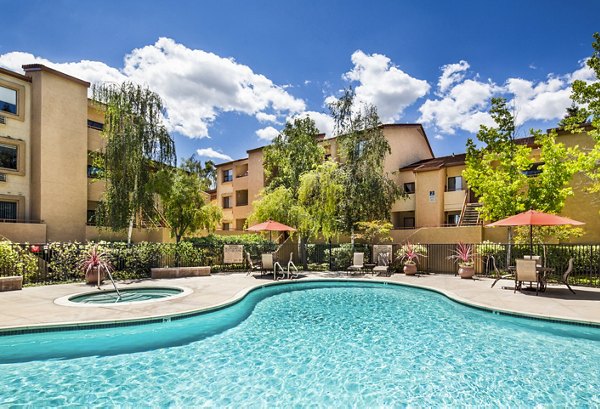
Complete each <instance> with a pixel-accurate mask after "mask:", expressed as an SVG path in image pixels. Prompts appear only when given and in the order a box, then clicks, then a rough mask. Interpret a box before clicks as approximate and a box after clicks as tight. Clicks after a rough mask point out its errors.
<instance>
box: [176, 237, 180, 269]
mask: <svg viewBox="0 0 600 409" xmlns="http://www.w3.org/2000/svg"><path fill="white" fill-rule="evenodd" d="M179 240H181V236H180V235H178V234H176V235H175V267H179Z"/></svg>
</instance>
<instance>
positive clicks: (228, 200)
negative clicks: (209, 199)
mask: <svg viewBox="0 0 600 409" xmlns="http://www.w3.org/2000/svg"><path fill="white" fill-rule="evenodd" d="M223 209H231V196H224V197H223Z"/></svg>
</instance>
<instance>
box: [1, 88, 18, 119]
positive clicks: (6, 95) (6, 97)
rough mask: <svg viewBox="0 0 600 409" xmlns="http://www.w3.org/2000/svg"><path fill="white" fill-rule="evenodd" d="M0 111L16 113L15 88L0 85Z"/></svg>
mask: <svg viewBox="0 0 600 409" xmlns="http://www.w3.org/2000/svg"><path fill="white" fill-rule="evenodd" d="M0 111H2V112H7V113H9V114H13V115H17V90H15V89H12V88H8V87H4V86H2V85H0Z"/></svg>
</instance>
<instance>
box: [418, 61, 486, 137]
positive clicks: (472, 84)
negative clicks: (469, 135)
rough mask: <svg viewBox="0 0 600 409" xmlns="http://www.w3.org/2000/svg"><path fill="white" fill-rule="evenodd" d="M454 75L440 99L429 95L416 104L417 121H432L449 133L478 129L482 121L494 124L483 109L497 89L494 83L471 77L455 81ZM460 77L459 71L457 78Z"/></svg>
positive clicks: (444, 69)
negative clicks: (433, 98)
mask: <svg viewBox="0 0 600 409" xmlns="http://www.w3.org/2000/svg"><path fill="white" fill-rule="evenodd" d="M465 64H466V62H465ZM454 65H457V64H454ZM467 65H468V64H467ZM446 67H448V66H447V65H446V66H444V67H442V70H443V73H442V76H441V77H440V81H441V79H442V77H443V76H444V75H445V74H446V72H447V70H446ZM454 78H455V80H453V82H451V83H449V85H448V87H449V88H446V91H445V92H444V93H443V94H442V96H441V99H436V100H432V99H428V100H427V101H425V102H424V103H423V105H421V107H420V108H419V111H420V112H421V116H420V117H419V119H418V121H419V122H423V123H425V124H429V125H433V126H434V127H436V128H437V129H438V130H439V131H441V132H442V133H446V134H451V135H452V134H454V133H455V132H456V130H458V129H462V130H465V131H469V132H477V130H478V129H479V126H480V125H481V124H484V125H493V123H494V122H493V120H492V118H491V117H490V115H489V114H488V113H487V112H486V110H487V104H488V101H489V99H490V97H491V96H492V94H493V93H494V91H495V90H496V89H497V87H496V85H495V84H494V83H492V82H480V81H477V80H473V79H467V80H463V81H462V82H459V83H457V84H456V83H454V82H455V81H456V78H457V77H454ZM461 80H462V74H461V79H460V80H458V81H461ZM447 81H448V80H447Z"/></svg>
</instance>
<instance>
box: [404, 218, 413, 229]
mask: <svg viewBox="0 0 600 409" xmlns="http://www.w3.org/2000/svg"><path fill="white" fill-rule="evenodd" d="M404 227H405V228H408V229H411V228H414V227H415V218H414V217H405V218H404Z"/></svg>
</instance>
